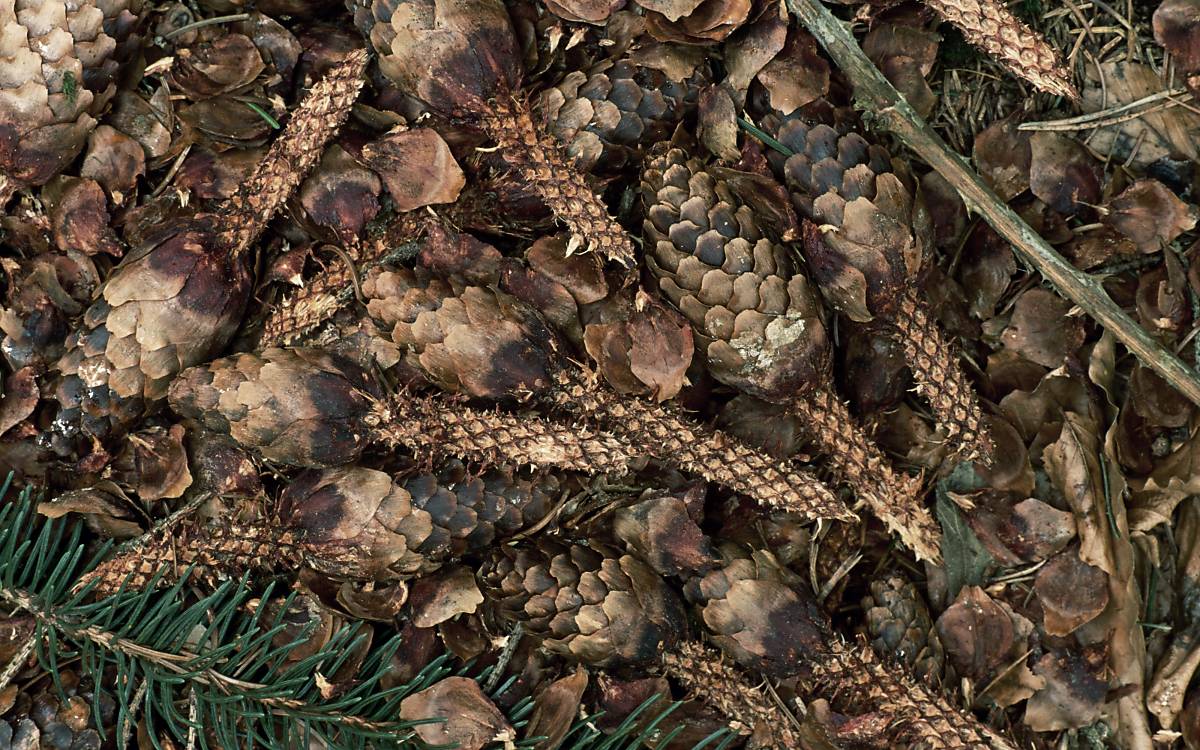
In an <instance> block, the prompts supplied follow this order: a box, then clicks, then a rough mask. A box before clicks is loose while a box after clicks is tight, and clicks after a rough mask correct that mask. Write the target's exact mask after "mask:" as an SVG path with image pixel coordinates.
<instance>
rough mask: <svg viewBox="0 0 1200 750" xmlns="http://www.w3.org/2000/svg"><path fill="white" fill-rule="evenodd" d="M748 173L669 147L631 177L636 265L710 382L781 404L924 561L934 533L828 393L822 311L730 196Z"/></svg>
mask: <svg viewBox="0 0 1200 750" xmlns="http://www.w3.org/2000/svg"><path fill="white" fill-rule="evenodd" d="M767 183H768V187H767V188H764V187H763V180H761V179H759V178H756V177H755V176H754V175H750V174H744V173H737V172H734V171H732V170H724V169H722V168H719V167H715V166H713V167H710V166H709V165H706V164H705V163H704V162H703V161H702V160H700V159H696V158H689V156H688V154H687V153H686V152H685V151H683V150H682V149H678V148H672V149H669V150H667V151H666V152H665V153H663V154H661V155H659V156H657V157H656V158H654V159H653V160H652V161H651V163H650V165H649V167H648V169H647V170H646V172H645V174H644V175H643V178H642V193H643V199H644V202H645V204H646V223H645V231H646V238H647V242H648V244H651V243H652V245H651V246H650V248H649V249H650V252H649V254H648V255H647V265H648V266H649V268H650V270H651V272H652V273H653V274H654V276H655V277H656V278H657V279H658V285H659V288H660V289H662V291H663V293H664V294H665V295H666V297H667V299H669V300H670V301H671V302H672V304H674V305H675V306H676V307H677V308H678V309H679V310H680V311H681V312H682V313H683V314H684V315H685V316H686V317H687V319H688V321H689V322H690V323H691V324H692V329H693V331H694V334H695V337H696V341H697V344H698V347H699V348H700V351H701V352H702V353H703V354H704V355H705V357H706V359H707V362H708V365H709V369H710V371H711V372H712V374H713V376H714V377H716V378H717V379H719V380H721V381H722V382H724V383H726V384H728V385H731V386H733V387H736V388H739V389H741V390H744V391H746V392H748V393H750V394H752V395H754V396H757V397H759V398H762V399H764V400H767V401H772V402H776V403H781V404H786V405H788V406H789V407H790V408H791V409H792V410H793V411H794V412H795V413H796V414H797V415H799V416H800V417H801V418H802V420H803V423H804V426H805V428H806V429H807V431H808V432H809V436H810V438H811V439H812V440H813V442H814V443H815V444H816V445H817V446H818V448H819V450H821V451H822V452H823V453H825V454H826V455H827V457H828V459H829V460H830V463H831V464H832V466H833V468H834V470H835V471H836V472H837V473H838V475H839V478H840V479H842V480H843V481H845V482H846V483H847V484H849V485H850V486H852V487H854V488H855V491H856V492H857V493H858V494H859V495H860V497H862V498H863V500H864V501H865V502H866V503H867V504H869V505H870V507H871V510H872V511H873V512H874V513H875V515H877V516H878V517H879V518H881V519H882V520H884V522H885V523H886V524H887V525H888V527H889V528H890V529H891V530H892V531H894V532H896V533H897V534H898V535H899V536H900V537H901V539H902V540H903V541H904V543H905V544H906V545H908V546H909V547H910V548H912V549H913V550H915V551H916V552H917V554H918V555H919V556H921V557H923V558H925V559H930V560H932V559H936V558H937V556H938V554H939V552H938V538H939V531H938V528H937V525H936V524H935V523H934V522H933V519H932V517H931V516H930V515H929V512H928V510H927V509H925V508H924V507H922V506H921V505H920V504H919V502H918V500H917V499H916V497H915V491H916V487H915V486H914V485H913V483H912V482H910V481H909V480H907V479H900V478H898V477H897V476H896V474H895V472H894V470H893V469H892V468H891V466H890V465H889V462H888V460H887V459H886V458H885V457H884V456H883V454H882V453H881V452H880V450H879V448H878V447H876V446H875V445H874V444H873V443H871V441H870V439H869V438H867V437H866V435H865V434H864V433H863V431H862V428H861V427H859V426H858V424H857V423H856V422H855V421H854V419H853V418H852V417H851V416H850V413H849V411H848V410H847V409H846V407H845V405H844V404H843V402H842V401H841V398H840V397H839V396H838V395H837V394H836V393H835V392H834V391H833V382H832V374H831V369H830V368H831V361H832V356H831V351H830V344H829V340H828V337H827V335H826V332H825V324H824V321H823V312H822V310H821V307H820V304H819V303H818V301H817V298H816V297H815V295H814V293H813V291H812V289H811V286H810V284H809V282H808V280H807V278H806V277H805V276H804V275H803V274H802V273H801V272H800V271H799V270H798V268H797V265H796V263H795V260H794V256H793V255H791V254H789V250H788V248H787V247H785V246H784V245H783V244H781V243H780V242H779V240H778V238H772V237H771V236H770V234H769V233H768V232H770V229H769V228H768V227H761V226H760V225H759V218H758V214H756V212H755V211H754V210H753V208H752V206H751V204H750V203H749V202H748V200H747V199H746V198H743V197H742V195H740V194H739V193H738V192H737V190H738V189H739V188H740V189H742V190H746V191H759V192H765V193H766V194H765V195H762V196H756V197H759V198H760V199H762V200H769V199H770V197H771V192H770V188H769V180H768V181H767Z"/></svg>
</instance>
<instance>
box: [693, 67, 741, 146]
mask: <svg viewBox="0 0 1200 750" xmlns="http://www.w3.org/2000/svg"><path fill="white" fill-rule="evenodd" d="M698 111H699V124H698V128H699V131H700V142H701V143H703V144H704V146H705V147H706V148H707V149H708V150H709V151H710V152H712V153H713V154H714V155H715V156H717V157H719V158H721V159H724V160H725V161H737V158H738V154H739V151H738V126H737V109H736V108H735V107H734V104H733V99H732V98H730V96H729V92H727V91H726V90H725V89H724V88H721V87H720V86H718V85H715V84H714V85H712V86H708V87H707V88H705V89H704V90H703V91H701V92H700V102H699V107H698Z"/></svg>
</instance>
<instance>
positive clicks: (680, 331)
mask: <svg viewBox="0 0 1200 750" xmlns="http://www.w3.org/2000/svg"><path fill="white" fill-rule="evenodd" d="M625 326H626V330H627V331H628V332H629V337H630V340H631V341H632V346H631V347H630V348H629V370H630V372H632V373H633V374H634V376H635V377H637V379H638V380H640V381H641V382H642V383H644V384H645V385H646V387H648V388H649V389H650V396H651V398H653V399H655V400H657V401H666V400H668V399H671V398H674V397H675V395H676V394H678V393H679V390H680V389H681V388H682V387H683V384H684V381H685V377H684V376H685V375H686V373H687V368H688V365H690V364H691V362H692V353H693V352H694V351H695V347H694V345H693V343H692V329H691V327H690V326H688V325H687V324H686V323H685V322H684V321H682V320H681V319H680V317H679V315H678V314H677V313H675V312H674V311H672V310H670V309H668V308H667V307H666V306H665V305H663V304H662V303H660V302H658V301H657V300H655V299H653V298H651V297H650V296H648V295H646V294H645V293H644V292H639V293H638V298H637V301H636V302H635V303H634V311H633V314H632V315H631V316H630V318H629V321H628V322H627V323H626V324H625Z"/></svg>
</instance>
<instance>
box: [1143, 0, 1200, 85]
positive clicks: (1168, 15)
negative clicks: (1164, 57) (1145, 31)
mask: <svg viewBox="0 0 1200 750" xmlns="http://www.w3.org/2000/svg"><path fill="white" fill-rule="evenodd" d="M1152 23H1153V26H1154V41H1156V42H1158V43H1159V44H1161V45H1162V46H1163V47H1164V48H1166V50H1167V52H1169V53H1171V57H1172V58H1173V60H1174V62H1175V67H1176V68H1178V69H1179V70H1180V71H1183V72H1186V73H1192V72H1195V71H1197V70H1200V3H1197V2H1196V0H1163V1H1162V2H1161V3H1159V5H1158V8H1157V9H1156V10H1155V11H1154V16H1153V18H1152Z"/></svg>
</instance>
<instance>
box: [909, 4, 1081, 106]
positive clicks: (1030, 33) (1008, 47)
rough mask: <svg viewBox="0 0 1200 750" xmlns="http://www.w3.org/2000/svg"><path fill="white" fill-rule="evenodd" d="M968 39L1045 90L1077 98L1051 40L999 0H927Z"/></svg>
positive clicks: (1069, 97) (1077, 95)
mask: <svg viewBox="0 0 1200 750" xmlns="http://www.w3.org/2000/svg"><path fill="white" fill-rule="evenodd" d="M925 4H926V5H928V6H929V7H930V8H933V10H934V11H936V12H937V14H938V15H940V16H941V17H942V18H944V19H946V20H947V21H949V22H950V23H952V24H954V25H955V26H956V27H958V29H959V30H960V31H962V33H963V36H964V37H965V38H966V40H967V41H968V42H970V43H971V44H973V45H975V46H976V47H979V48H980V49H982V50H983V51H984V52H986V53H987V54H989V55H991V56H992V57H994V58H996V59H997V60H999V61H1000V63H1001V64H1003V65H1004V67H1006V68H1008V69H1009V71H1011V72H1012V73H1013V74H1014V75H1017V76H1019V77H1021V78H1024V79H1025V80H1026V81H1029V82H1030V83H1032V84H1033V85H1034V86H1036V87H1038V88H1039V89H1041V90H1042V91H1046V92H1049V93H1051V94H1057V95H1058V96H1065V97H1067V98H1068V99H1078V98H1079V92H1077V91H1076V90H1075V87H1074V86H1072V85H1071V75H1070V73H1068V72H1067V69H1066V68H1065V67H1064V66H1063V64H1062V62H1061V61H1060V60H1059V57H1058V55H1057V54H1056V53H1055V52H1054V49H1053V48H1052V47H1051V46H1050V44H1049V43H1048V42H1047V41H1046V40H1045V39H1044V38H1042V36H1041V35H1040V34H1038V33H1037V32H1036V31H1034V30H1033V29H1031V28H1029V26H1027V25H1026V24H1025V23H1024V22H1022V21H1021V20H1020V19H1019V18H1017V17H1016V16H1015V15H1013V13H1012V11H1010V10H1009V9H1008V6H1007V5H1005V4H1004V3H1002V2H999V1H998V0H925Z"/></svg>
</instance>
